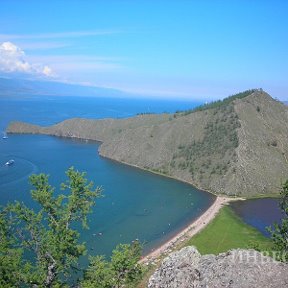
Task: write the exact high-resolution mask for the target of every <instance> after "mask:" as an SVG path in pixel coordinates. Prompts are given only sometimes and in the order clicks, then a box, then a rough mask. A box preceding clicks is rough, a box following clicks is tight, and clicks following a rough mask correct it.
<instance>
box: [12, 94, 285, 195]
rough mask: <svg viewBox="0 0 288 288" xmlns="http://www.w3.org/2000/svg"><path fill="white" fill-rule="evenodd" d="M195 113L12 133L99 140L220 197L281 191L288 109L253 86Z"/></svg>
mask: <svg viewBox="0 0 288 288" xmlns="http://www.w3.org/2000/svg"><path fill="white" fill-rule="evenodd" d="M196 110H197V113H192V111H190V112H189V113H188V112H187V111H186V112H187V113H186V112H185V113H186V114H181V113H178V114H179V115H178V114H174V115H173V114H172V115H171V114H170V115H169V114H147V115H146V114H145V115H144V114H143V115H138V116H136V117H132V118H127V119H118V120H116V119H103V120H85V119H70V120H66V121H64V122H61V123H59V124H57V125H54V126H51V127H39V126H33V125H28V124H25V123H19V122H18V123H12V124H11V125H9V127H8V132H13V133H43V134H49V135H56V136H62V137H76V138H82V139H92V140H98V141H101V142H103V143H102V144H101V146H100V148H99V153H100V155H102V156H104V157H108V158H111V159H113V160H116V161H120V162H125V163H127V164H130V165H134V166H137V167H140V168H144V169H148V170H150V171H155V172H157V173H162V174H165V175H169V176H172V177H174V178H177V179H180V180H184V181H186V182H189V183H191V184H194V185H196V186H197V187H199V188H201V189H205V190H209V191H211V192H213V193H215V194H228V195H245V196H255V195H259V194H262V195H265V194H273V193H276V192H277V189H276V188H277V187H278V183H280V182H281V178H282V179H283V177H286V175H287V174H288V160H287V159H288V146H287V145H285V143H288V126H287V123H288V107H287V106H285V105H284V104H283V103H281V102H279V101H275V100H274V99H272V98H271V97H270V96H269V95H268V94H267V93H265V92H264V91H262V90H261V89H253V90H247V91H244V92H241V93H238V94H236V95H232V96H230V97H228V98H226V99H224V100H223V101H217V102H215V103H212V104H209V105H204V107H202V108H199V109H196ZM196 110H194V112H195V111H196ZM175 115H177V117H174V116H175Z"/></svg>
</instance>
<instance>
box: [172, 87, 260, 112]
mask: <svg viewBox="0 0 288 288" xmlns="http://www.w3.org/2000/svg"><path fill="white" fill-rule="evenodd" d="M255 91H257V89H250V90H246V91H243V92H240V93H237V94H234V95H231V96H229V97H226V98H224V99H223V100H218V101H213V102H211V103H208V104H204V105H200V106H198V107H196V108H193V109H190V110H186V111H181V112H180V111H179V112H177V113H180V114H181V115H188V114H191V113H193V112H196V111H204V110H208V109H213V108H219V107H222V106H226V105H228V104H230V103H231V102H232V101H234V100H236V99H242V98H245V97H247V96H249V95H251V94H252V93H254V92H255Z"/></svg>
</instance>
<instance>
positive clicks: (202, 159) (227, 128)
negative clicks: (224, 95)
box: [173, 104, 240, 180]
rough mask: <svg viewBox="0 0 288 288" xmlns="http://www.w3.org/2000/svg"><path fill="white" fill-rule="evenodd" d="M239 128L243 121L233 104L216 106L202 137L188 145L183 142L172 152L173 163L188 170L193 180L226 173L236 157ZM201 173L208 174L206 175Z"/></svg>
mask: <svg viewBox="0 0 288 288" xmlns="http://www.w3.org/2000/svg"><path fill="white" fill-rule="evenodd" d="M239 127H240V123H239V120H238V117H237V114H236V113H235V111H234V106H233V105H232V104H229V105H225V106H221V107H217V108H215V109H214V110H213V113H211V115H210V120H209V121H208V122H207V124H206V126H205V127H204V128H205V129H204V136H203V139H202V140H200V141H193V142H192V143H190V144H189V145H187V146H185V145H183V144H180V145H179V146H178V151H177V152H176V153H175V154H174V155H173V160H174V165H176V166H177V167H178V168H179V169H180V170H186V169H188V171H189V172H190V173H191V177H192V179H195V177H199V179H200V177H201V179H207V178H209V177H210V176H211V175H215V174H218V175H223V174H225V173H227V171H228V170H229V169H230V167H231V166H232V165H231V164H232V162H234V161H235V160H236V157H235V156H236V155H235V154H234V151H235V148H237V147H238V144H239V143H238V135H237V128H239ZM201 171H202V173H201ZM197 172H200V173H201V175H199V173H197ZM202 174H206V175H205V177H204V175H202ZM197 175H198V176H197ZM201 179H200V180H201Z"/></svg>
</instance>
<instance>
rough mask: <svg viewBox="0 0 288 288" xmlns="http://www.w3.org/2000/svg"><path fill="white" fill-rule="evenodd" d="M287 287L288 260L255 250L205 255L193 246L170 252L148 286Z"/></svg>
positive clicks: (163, 287) (181, 287) (214, 287)
mask: <svg viewBox="0 0 288 288" xmlns="http://www.w3.org/2000/svg"><path fill="white" fill-rule="evenodd" d="M176 287H177V288H190V287H191V288H192V287H193V288H197V287H213V288H216V287H231V288H232V287H233V288H247V287H249V288H254V287H255V288H258V287H271V288H272V287H275V288H280V287H288V264H284V263H281V262H276V261H274V260H273V259H272V258H270V257H265V256H263V255H262V254H261V253H259V252H257V251H255V250H243V249H237V250H231V251H229V252H227V253H222V254H219V255H217V256H215V255H205V256H201V254H200V253H199V252H198V251H197V249H196V248H194V247H193V246H191V247H185V248H183V249H182V250H180V251H178V252H175V253H172V254H170V255H169V256H168V257H167V258H165V259H164V260H163V262H162V264H161V266H160V268H158V269H157V270H156V272H155V273H154V274H153V275H152V276H151V278H150V280H149V284H148V288H176Z"/></svg>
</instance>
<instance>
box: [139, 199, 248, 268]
mask: <svg viewBox="0 0 288 288" xmlns="http://www.w3.org/2000/svg"><path fill="white" fill-rule="evenodd" d="M237 200H244V199H243V198H230V197H223V196H218V197H217V198H216V199H215V201H214V203H213V204H212V205H211V206H210V207H209V208H208V209H207V210H206V211H205V212H204V213H203V214H202V215H200V216H199V217H198V218H197V219H196V220H193V222H191V223H190V224H189V225H188V226H187V227H186V228H184V229H183V230H182V231H180V232H179V233H178V234H176V235H175V236H174V237H172V238H171V239H170V240H168V241H167V242H165V243H164V244H162V245H161V246H160V247H158V248H156V249H155V250H152V251H151V252H150V253H148V254H147V255H145V256H144V257H143V258H142V259H141V260H140V261H139V263H141V264H147V265H148V264H149V263H151V262H154V261H155V260H157V259H158V258H159V257H160V256H161V255H166V254H169V253H171V252H172V251H173V249H174V248H175V247H176V246H177V245H179V244H180V243H182V242H184V241H185V240H187V239H189V238H191V237H193V236H194V235H196V234H197V233H199V232H200V231H201V230H202V229H204V228H205V227H206V226H207V225H208V224H209V223H210V222H211V221H212V220H213V219H214V218H215V216H216V215H217V214H218V212H219V211H220V209H221V208H222V207H223V206H224V205H227V204H228V203H229V202H231V201H237Z"/></svg>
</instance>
